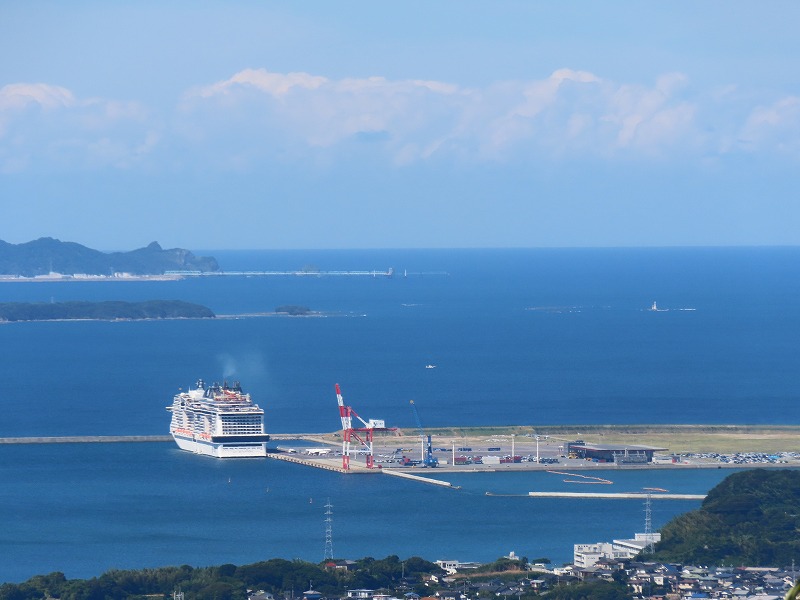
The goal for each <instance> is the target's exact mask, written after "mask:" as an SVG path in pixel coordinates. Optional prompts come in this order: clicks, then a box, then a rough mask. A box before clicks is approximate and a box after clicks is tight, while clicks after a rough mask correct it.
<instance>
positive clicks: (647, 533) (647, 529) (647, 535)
mask: <svg viewBox="0 0 800 600" xmlns="http://www.w3.org/2000/svg"><path fill="white" fill-rule="evenodd" d="M652 500H653V498H652V494H651V493H650V492H649V491H648V492H647V498H646V499H645V501H644V539H645V542H646V543H647V545H646V546H645V547H644V552H645V554H653V553H654V552H655V548H653V519H652V504H651V502H652Z"/></svg>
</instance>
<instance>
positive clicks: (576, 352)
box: [0, 248, 800, 582]
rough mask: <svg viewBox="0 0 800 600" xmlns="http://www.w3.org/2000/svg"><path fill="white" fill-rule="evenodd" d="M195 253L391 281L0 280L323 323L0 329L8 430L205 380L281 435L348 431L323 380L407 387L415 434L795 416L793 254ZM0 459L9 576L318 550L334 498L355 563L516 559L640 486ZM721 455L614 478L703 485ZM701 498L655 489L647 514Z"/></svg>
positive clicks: (74, 429) (229, 464) (146, 408)
mask: <svg viewBox="0 0 800 600" xmlns="http://www.w3.org/2000/svg"><path fill="white" fill-rule="evenodd" d="M195 253H196V254H211V255H213V256H215V257H216V258H217V259H218V261H219V262H220V264H221V265H222V267H223V269H225V270H227V271H234V270H242V271H247V270H252V271H256V270H299V269H303V268H307V267H314V268H317V269H320V270H322V271H333V270H379V271H385V270H387V269H388V268H390V267H391V268H393V269H394V271H395V275H394V277H392V278H386V277H381V276H377V277H364V276H353V277H335V276H326V277H310V276H306V277H297V276H272V277H243V276H238V277H233V276H231V277H213V278H197V279H185V280H182V281H173V282H157V281H146V282H136V281H118V282H112V281H109V282H70V283H64V282H54V283H45V282H31V283H21V282H13V283H1V284H0V302H10V301H43V302H50V301H65V300H148V299H180V300H187V301H191V302H197V303H200V304H204V305H206V306H208V307H210V308H211V309H212V310H214V311H215V312H216V313H217V314H219V315H237V314H244V313H255V312H269V311H273V310H274V309H275V308H276V307H277V306H281V305H286V304H297V305H303V306H307V307H309V308H311V309H312V310H314V311H319V312H320V313H321V315H322V316H319V317H301V318H289V317H253V318H239V319H217V320H212V321H200V320H186V321H163V322H157V321H147V322H114V323H104V322H54V323H10V324H3V325H0V373H2V376H3V379H4V381H5V385H4V392H3V393H2V394H1V395H0V406H2V409H3V410H2V415H3V417H2V420H0V437H8V436H60V435H136V434H165V433H166V432H167V426H168V421H169V414H168V413H167V411H166V410H165V407H166V406H167V404H169V402H170V401H171V398H172V396H173V395H174V394H175V393H176V392H177V391H178V389H179V388H184V389H185V388H186V387H187V386H189V385H191V384H193V383H194V382H195V381H196V380H197V379H198V378H203V379H206V380H215V379H223V378H228V379H238V380H240V381H241V382H242V385H243V387H244V388H245V389H246V391H249V392H250V393H252V395H253V396H254V398H255V399H256V401H257V402H258V403H259V404H260V405H261V406H262V407H264V408H265V410H266V415H267V416H266V422H267V428H268V430H269V431H270V432H273V433H285V432H330V431H334V430H336V429H338V428H339V425H340V424H339V420H338V410H337V409H336V397H335V394H334V384H335V383H339V384H341V386H342V390H343V393H344V395H345V399H346V401H347V403H348V404H350V405H352V406H353V407H354V408H355V409H356V410H357V411H358V412H359V414H361V415H362V416H363V417H365V418H378V419H385V420H386V421H387V424H388V425H390V426H398V427H413V426H414V420H413V415H412V413H411V412H410V409H409V400H410V399H413V400H414V401H415V403H416V406H417V407H418V409H419V414H420V417H421V418H422V421H423V425H424V426H425V427H439V426H452V425H455V426H458V425H463V426H470V425H512V424H519V425H530V426H535V427H541V428H546V427H547V426H548V425H555V424H573V425H581V424H601V423H622V424H642V423H661V424H664V423H709V424H723V423H733V424H754V423H770V424H797V423H798V421H800V416H799V415H798V411H797V408H796V407H797V405H798V402H797V401H798V390H800V369H798V361H800V352H798V344H799V343H800V342H798V339H800V338H799V337H798V333H800V311H798V310H797V308H796V304H797V298H798V297H800V289H799V288H800V249H798V248H687V249H551V250H541V249H536V250H533V249H527V250H526V249H514V250H397V251H392V250H381V251H366V250H360V251H253V252H233V251H208V252H203V251H202V250H197V251H195ZM653 302H657V306H658V308H659V310H658V311H652V310H648V309H649V308H650V307H651V305H652V304H653ZM429 364H434V365H436V367H437V368H435V369H426V368H425V366H426V365H429ZM792 449H794V450H796V448H790V449H789V450H792ZM0 457H2V460H0V482H1V483H0V556H2V557H3V558H2V560H0V582H2V581H14V582H17V581H22V580H24V579H27V578H28V577H30V576H32V575H35V574H40V573H48V572H51V571H55V570H58V571H62V572H64V573H65V574H66V575H67V576H68V577H92V576H96V575H100V574H101V573H102V572H103V571H105V570H107V569H110V568H141V567H153V566H162V565H169V564H190V565H194V566H203V565H213V564H222V563H234V564H245V563H249V562H256V561H259V560H265V559H268V558H272V557H285V558H302V559H304V560H311V561H319V560H321V559H322V557H323V552H324V539H325V528H324V518H325V514H324V512H325V508H324V504H325V503H326V502H327V501H328V499H330V502H331V504H332V505H333V507H334V508H333V512H334V515H333V537H334V554H335V555H336V556H337V557H346V558H355V557H361V556H375V557H383V556H386V555H389V554H397V555H399V556H401V557H405V556H411V555H420V556H424V557H425V558H428V559H430V560H436V559H440V558H456V559H461V560H487V561H488V560H493V559H495V558H497V557H498V556H500V555H503V554H507V553H508V552H509V551H514V552H516V553H517V554H518V555H520V556H523V555H524V556H528V557H529V558H540V557H548V558H550V559H551V560H553V561H554V562H556V563H560V562H565V561H568V560H570V559H571V556H572V545H573V544H574V543H578V542H594V541H601V540H608V539H611V538H615V537H616V538H619V537H628V536H631V535H632V534H633V533H634V532H636V531H641V530H642V528H643V526H644V507H643V506H642V504H641V502H639V501H636V500H614V501H609V500H604V501H599V500H598V501H591V500H582V501H571V500H564V499H536V500H534V499H530V498H524V497H499V496H487V495H486V493H485V492H487V491H492V492H495V493H509V494H525V493H526V492H527V491H531V490H535V489H556V488H554V486H557V485H558V484H559V481H560V480H553V476H552V475H548V474H545V473H530V474H508V473H494V474H463V475H456V474H453V475H447V476H444V475H442V476H441V477H442V478H444V479H448V480H452V481H453V482H454V483H457V484H458V485H460V486H462V488H461V489H460V490H451V489H442V488H438V487H435V486H426V485H422V484H416V483H413V482H408V481H403V480H396V479H395V478H390V477H385V476H363V477H359V476H342V475H339V474H336V473H330V472H327V471H318V470H315V469H309V468H303V467H300V466H296V465H291V464H284V463H281V462H277V461H270V460H227V461H217V460H212V459H208V458H203V457H197V456H194V455H191V454H188V453H182V452H180V451H179V450H177V448H176V447H175V446H173V445H172V444H161V443H139V444H135V443H131V444H68V445H61V444H59V445H25V446H21V445H13V446H12V445H3V446H0ZM729 472H730V471H727V470H701V471H688V472H687V471H680V472H676V473H673V472H669V471H667V472H665V471H646V472H638V471H637V472H627V471H626V472H620V473H615V474H614V477H613V478H612V479H614V481H615V485H616V486H619V487H618V489H619V490H620V491H628V490H635V489H640V488H641V487H662V488H667V489H670V491H675V492H686V493H702V492H705V491H707V490H708V489H710V488H711V487H713V486H714V485H716V483H718V482H719V481H720V480H721V479H722V478H723V477H724V476H725V475H727V474H728V473H729ZM604 491H605V490H604ZM697 506H699V503H698V502H692V501H680V502H668V501H659V502H655V503H654V506H653V525H654V527H658V526H660V525H663V524H664V523H665V522H666V521H668V520H669V519H670V518H672V517H673V516H674V515H676V514H679V513H681V512H684V511H688V510H692V509H694V508H697Z"/></svg>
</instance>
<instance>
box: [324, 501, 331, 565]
mask: <svg viewBox="0 0 800 600" xmlns="http://www.w3.org/2000/svg"><path fill="white" fill-rule="evenodd" d="M329 558H330V559H333V504H331V499H330V498H328V502H327V503H326V504H325V556H323V557H322V559H323V560H327V559H329Z"/></svg>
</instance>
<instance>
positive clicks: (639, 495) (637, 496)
mask: <svg viewBox="0 0 800 600" xmlns="http://www.w3.org/2000/svg"><path fill="white" fill-rule="evenodd" d="M490 495H491V494H490ZM528 496H530V497H531V498H607V499H612V500H619V499H626V498H627V499H633V500H645V499H647V498H650V499H652V500H705V497H706V495H705V494H662V493H658V494H647V493H643V492H628V493H625V492H622V493H613V492H611V493H603V492H528Z"/></svg>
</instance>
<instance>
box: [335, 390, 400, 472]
mask: <svg viewBox="0 0 800 600" xmlns="http://www.w3.org/2000/svg"><path fill="white" fill-rule="evenodd" d="M336 400H337V402H338V403H339V416H340V417H341V419H342V468H343V469H344V470H345V471H349V470H350V456H351V455H352V454H353V453H354V451H353V445H354V444H353V440H355V441H356V442H358V443H359V444H360V449H359V450H356V451H355V452H356V453H363V454H366V456H367V468H368V469H372V468H374V467H375V455H374V454H373V451H372V438H373V437H374V434H375V431H376V430H378V431H395V430H396V429H397V428H396V427H392V428H387V427H386V424H385V422H384V421H383V420H380V419H370V420H369V421H365V420H364V419H362V418H361V417H360V416H359V415H358V413H357V412H356V411H354V410H353V407H351V406H347V405H346V404H345V403H344V398H342V390H341V388H340V387H339V384H338V383H337V384H336ZM353 417H355V418H356V419H358V420H359V421H361V423H362V425H363V427H353Z"/></svg>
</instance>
